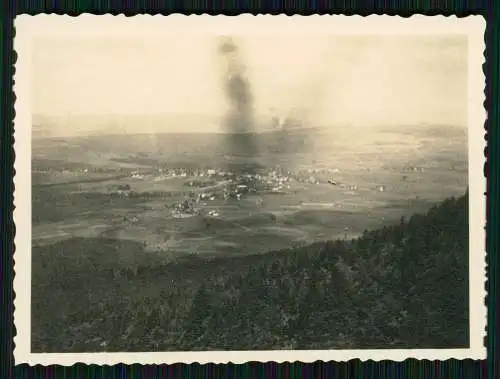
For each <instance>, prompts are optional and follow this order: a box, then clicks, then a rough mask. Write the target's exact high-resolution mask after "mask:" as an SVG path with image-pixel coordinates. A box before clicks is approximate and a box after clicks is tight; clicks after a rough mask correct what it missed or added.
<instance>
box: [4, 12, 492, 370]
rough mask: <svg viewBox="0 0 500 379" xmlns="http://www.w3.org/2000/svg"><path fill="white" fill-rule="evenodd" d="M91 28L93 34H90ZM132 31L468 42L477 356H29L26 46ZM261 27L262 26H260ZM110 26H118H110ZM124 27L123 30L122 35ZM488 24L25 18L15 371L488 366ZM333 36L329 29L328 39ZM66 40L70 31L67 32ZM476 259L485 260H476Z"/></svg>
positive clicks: (453, 20) (474, 20) (448, 352)
mask: <svg viewBox="0 0 500 379" xmlns="http://www.w3.org/2000/svg"><path fill="white" fill-rule="evenodd" d="M90 23H92V26H90V25H89V24H90ZM123 23H129V24H130V23H131V24H135V25H133V27H134V28H135V29H136V30H135V31H134V35H138V34H141V33H151V32H154V29H155V28H170V30H172V31H173V32H175V33H177V34H178V33H179V30H181V28H186V29H184V30H189V31H190V32H191V33H198V32H201V33H207V32H209V33H214V34H240V33H245V32H249V31H252V32H254V33H266V30H269V28H272V29H273V33H275V32H276V30H278V31H279V32H280V33H290V32H295V33H297V31H300V33H305V34H314V33H315V32H316V33H317V32H319V31H320V29H321V32H322V33H325V32H329V33H335V34H367V33H371V34H395V33H397V34H452V33H460V34H468V35H469V62H468V63H469V64H468V88H469V90H468V96H469V104H468V113H469V117H468V123H469V125H468V133H469V211H470V212H469V213H470V216H469V217H470V219H469V225H470V226H469V229H470V230H469V236H470V242H469V249H470V255H469V263H470V269H469V270H470V296H469V298H470V325H471V328H470V329H471V346H470V348H469V349H428V350H421V349H418V350H291V351H285V350H280V351H276V350H275V351H220V352H215V351H210V352H147V353H141V352H134V353H131V352H127V353H81V354H71V353H53V354H52V353H50V354H32V353H31V352H30V338H31V337H30V336H31V329H30V322H31V310H30V297H31V296H30V293H31V289H30V282H31V275H30V274H31V238H30V237H29V236H31V111H30V108H31V107H30V103H31V98H30V83H31V80H30V79H31V70H30V67H31V51H30V41H31V38H32V37H33V36H35V35H39V34H41V33H43V34H44V35H47V34H50V33H51V32H53V33H57V34H59V33H61V29H64V28H71V29H72V32H73V33H75V34H81V35H83V34H85V35H88V34H93V35H99V33H102V32H106V34H107V35H110V34H111V35H113V33H115V34H116V36H117V37H118V36H121V37H122V38H123V34H120V33H122V32H121V31H120V28H119V26H120V24H123ZM257 23H258V25H256V24H257ZM110 24H112V25H113V26H111V25H110ZM117 26H118V27H117ZM485 27H486V22H485V20H484V18H483V17H481V16H469V17H465V18H457V17H455V16H451V17H444V16H432V17H429V16H422V15H414V16H411V17H409V18H404V17H399V16H386V15H371V16H368V17H362V16H330V15H321V16H320V15H314V16H298V15H296V16H286V15H279V16H269V15H259V16H253V15H249V14H245V15H240V16H236V17H227V16H209V15H191V16H184V15H170V16H161V15H156V16H151V15H138V16H133V17H126V16H124V15H118V16H112V15H103V16H94V15H90V14H83V15H80V16H78V17H71V16H59V15H54V14H51V15H49V14H40V15H36V16H29V15H21V16H18V17H17V18H16V19H15V28H16V37H15V39H14V50H15V51H16V53H17V57H18V58H17V61H16V63H15V69H16V71H15V76H14V79H15V84H14V93H15V94H16V95H17V96H16V99H17V100H16V102H15V111H16V115H15V119H14V127H15V131H14V137H15V142H14V149H15V156H16V160H15V163H14V168H15V172H16V174H15V177H14V185H15V190H14V223H15V225H16V236H15V239H14V243H15V253H14V271H15V277H14V291H15V293H16V294H17V295H16V296H15V299H14V306H15V310H14V323H15V325H16V329H17V334H16V336H15V337H14V343H15V348H14V359H15V363H16V364H21V363H28V364H30V365H34V364H42V365H51V364H58V365H64V366H69V365H73V364H75V363H86V364H99V365H113V364H117V363H125V364H132V363H140V364H160V363H169V364H170V363H194V362H198V363H228V362H232V363H244V362H248V361H257V362H269V361H273V362H278V363H281V362H294V361H300V362H314V361H318V360H320V361H347V360H351V359H361V360H363V361H365V360H373V361H379V360H392V361H402V360H405V359H407V358H415V359H429V360H436V359H437V360H445V359H451V358H454V359H468V358H471V359H484V358H485V357H486V348H485V346H484V337H485V335H486V320H487V318H486V316H487V309H486V305H485V299H486V233H485V225H486V198H485V192H486V178H485V177H484V174H483V166H484V164H485V153H484V149H485V147H486V142H485V139H484V136H485V130H484V125H485V122H486V111H485V109H484V99H485V76H484V73H483V69H482V67H483V64H484V60H485V56H484V50H485V43H484V32H485ZM324 28H328V29H324ZM65 30H67V29H65ZM477 254H483V256H482V259H479V257H478V256H477Z"/></svg>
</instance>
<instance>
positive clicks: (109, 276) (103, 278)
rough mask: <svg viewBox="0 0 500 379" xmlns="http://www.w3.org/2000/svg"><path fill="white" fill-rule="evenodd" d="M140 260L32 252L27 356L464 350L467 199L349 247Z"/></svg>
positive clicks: (76, 243) (74, 249)
mask: <svg viewBox="0 0 500 379" xmlns="http://www.w3.org/2000/svg"><path fill="white" fill-rule="evenodd" d="M146 254H147V253H145V252H144V251H142V246H141V245H140V244H138V243H132V242H126V241H119V242H118V241H113V240H105V239H74V240H69V241H65V242H61V243H58V244H55V245H51V246H44V247H40V248H37V249H35V250H34V251H33V279H32V285H33V289H32V294H33V299H32V309H33V314H32V320H33V321H32V322H33V325H32V331H33V336H32V343H33V345H32V349H33V351H34V352H40V351H44V352H56V351H59V352H60V351H62V350H64V351H73V352H77V351H92V352H96V351H138V350H141V351H153V350H154V351H161V350H214V349H216V350H226V349H229V350H235V349H236V350H252V349H259V350H266V349H348V348H465V347H467V346H468V343H469V342H468V341H469V324H468V319H469V318H468V195H467V194H466V195H465V196H462V197H460V198H458V199H456V198H450V199H447V200H445V201H444V202H443V203H441V204H440V205H439V206H435V207H433V208H432V209H430V210H429V212H428V213H427V214H425V215H420V214H416V215H413V216H412V217H411V218H409V219H408V220H404V219H402V220H401V222H400V223H399V224H397V225H394V226H392V227H385V228H382V229H379V230H375V231H366V232H365V233H364V235H363V236H362V237H360V238H358V239H354V240H350V241H344V240H337V241H325V242H320V243H316V244H313V245H309V246H302V247H296V248H293V249H287V250H282V251H276V252H269V253H267V254H264V255H250V256H246V257H227V258H220V259H215V260H210V261H207V260H204V259H202V258H196V257H191V258H189V259H188V260H185V261H183V262H178V263H170V264H162V263H160V262H158V261H157V260H155V258H154V257H152V256H147V255H146ZM131 256H132V257H134V256H135V257H137V258H136V260H134V261H133V262H135V263H134V264H132V263H130V262H132V261H128V262H129V263H128V264H127V265H125V266H120V264H121V262H123V260H124V257H131Z"/></svg>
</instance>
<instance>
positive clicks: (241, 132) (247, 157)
mask: <svg viewBox="0 0 500 379" xmlns="http://www.w3.org/2000/svg"><path fill="white" fill-rule="evenodd" d="M218 52H219V54H220V55H221V57H222V58H223V60H224V64H225V69H226V71H225V75H224V90H225V93H226V96H227V98H228V100H229V103H230V109H229V112H228V113H227V114H226V115H225V120H224V124H225V128H226V131H227V132H228V133H227V135H226V137H225V138H226V145H227V148H228V150H229V151H228V153H229V155H230V157H229V158H230V160H232V161H233V162H234V160H236V161H237V160H241V161H242V162H239V163H238V162H234V164H230V166H231V169H232V170H237V171H240V172H241V171H242V170H245V171H248V170H253V169H255V168H257V167H258V165H257V162H256V160H257V156H258V147H257V143H256V141H255V137H256V136H255V135H254V131H255V130H254V121H255V120H254V113H253V93H252V90H251V86H250V83H249V81H248V78H247V77H246V73H245V65H244V64H243V62H242V61H241V55H240V52H239V48H238V46H237V44H236V43H235V41H234V40H233V39H232V38H230V37H225V38H223V39H222V40H221V41H220V43H219V50H218ZM243 161H244V162H243Z"/></svg>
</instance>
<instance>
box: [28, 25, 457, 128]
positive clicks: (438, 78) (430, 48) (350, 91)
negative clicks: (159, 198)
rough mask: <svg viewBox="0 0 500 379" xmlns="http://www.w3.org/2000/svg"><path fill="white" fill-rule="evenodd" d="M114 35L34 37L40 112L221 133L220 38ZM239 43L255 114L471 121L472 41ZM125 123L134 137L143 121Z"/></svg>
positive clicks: (351, 120) (329, 122)
mask: <svg viewBox="0 0 500 379" xmlns="http://www.w3.org/2000/svg"><path fill="white" fill-rule="evenodd" d="M118 38H119V37H112V38H109V37H106V38H97V37H95V36H94V37H89V38H85V37H78V38H73V37H72V38H66V39H64V37H51V38H48V37H45V38H44V39H38V40H36V42H35V45H34V48H33V56H32V57H33V58H32V70H33V71H32V83H33V84H32V86H33V87H32V110H33V114H35V115H42V116H57V117H64V118H65V119H67V118H68V117H69V118H70V117H73V116H76V115H80V116H82V115H83V116H89V117H87V118H91V117H92V116H98V115H99V116H100V119H104V118H105V119H106V120H112V119H115V120H126V117H127V116H129V115H134V116H136V117H142V116H144V117H145V116H151V115H154V116H155V117H156V118H157V119H162V118H164V119H165V120H166V121H165V125H167V124H168V126H164V127H163V128H164V130H162V131H178V130H176V126H175V125H177V129H178V128H179V126H178V125H183V126H182V128H186V124H185V123H184V124H183V123H182V122H179V123H173V124H172V123H169V122H167V120H172V119H176V120H182V119H185V120H189V119H190V117H191V118H193V117H194V116H196V118H197V119H203V118H204V117H206V118H207V120H212V121H211V123H210V122H207V124H205V125H204V128H203V129H201V128H200V127H199V126H193V125H192V126H191V129H192V130H191V131H197V130H200V131H202V130H203V131H205V130H211V131H217V130H219V129H220V126H219V125H218V123H217V121H213V120H217V118H218V117H220V116H222V115H224V113H225V112H226V110H227V109H228V102H227V99H226V98H225V96H224V89H223V81H222V79H221V78H222V75H223V70H224V62H223V60H222V58H221V57H220V55H218V54H217V38H216V37H214V36H201V35H183V36H182V37H179V35H176V36H162V37H161V38H159V37H158V36H156V37H155V38H145V37H141V38H137V39H133V38H131V37H127V38H123V39H118ZM234 41H235V42H236V44H237V45H238V47H239V50H240V57H241V61H242V62H243V63H244V64H245V66H246V75H247V78H248V81H249V85H250V89H251V92H252V95H253V98H254V109H255V115H256V117H257V118H259V117H262V118H263V119H266V117H269V116H268V115H269V114H271V113H272V112H274V113H277V114H279V115H283V116H285V115H286V114H287V112H289V110H290V109H292V108H296V109H299V110H300V111H301V112H302V113H303V114H307V115H308V117H309V122H310V123H311V125H312V124H314V125H315V126H316V125H318V126H324V127H335V126H336V125H365V126H370V125H382V124H390V125H394V124H403V125H413V124H415V125H416V124H420V123H434V124H453V125H461V126H465V124H466V122H467V37H466V36H463V37H462V36H440V35H430V36H415V35H413V36H390V35H389V36H388V35H380V36H345V35H344V36H322V37H316V38H314V37H312V36H311V35H302V36H301V35H300V34H295V35H287V36H284V35H268V36H262V35H259V36H253V37H252V36H248V35H245V36H235V37H234ZM103 116H106V117H104V118H103ZM41 127H43V125H42V126H41ZM47 127H49V126H47ZM158 127H159V126H158V125H156V126H155V128H158ZM95 128H96V130H97V127H95ZM124 128H125V129H127V131H128V132H135V131H140V130H141V125H137V123H131V125H127V126H124ZM160 128H161V127H160ZM65 129H66V133H68V130H67V128H65ZM98 129H99V130H100V131H103V130H105V128H104V129H103V126H102V125H100V126H99V127H98Z"/></svg>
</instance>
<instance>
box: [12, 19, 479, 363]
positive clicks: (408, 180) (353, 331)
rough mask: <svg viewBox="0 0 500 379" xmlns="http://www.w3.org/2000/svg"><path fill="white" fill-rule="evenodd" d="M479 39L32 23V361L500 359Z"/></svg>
mask: <svg viewBox="0 0 500 379" xmlns="http://www.w3.org/2000/svg"><path fill="white" fill-rule="evenodd" d="M483 34H484V22H483V20H482V19H481V18H476V17H469V18H464V19H456V18H455V19H454V18H445V17H412V18H408V19H405V18H398V17H389V16H376V17H369V18H363V19H361V18H352V17H342V16H324V17H318V16H316V17H315V16H312V17H298V16H294V17H287V16H259V17H253V16H238V17H210V16H189V17H187V16H175V15H174V16H168V17H148V16H136V17H132V18H125V17H120V16H88V15H87V16H80V17H76V18H72V17H66V16H55V15H54V16H48V15H40V16H36V17H31V16H29V17H28V16H27V17H20V18H18V19H17V20H16V40H15V49H16V52H17V54H18V60H17V63H16V77H15V82H16V84H15V88H14V90H15V92H16V97H17V100H16V119H15V140H16V143H15V150H16V177H15V185H16V192H15V206H16V210H15V214H14V219H15V223H16V231H17V233H16V240H15V244H16V252H15V271H16V277H15V281H14V286H15V291H16V300H15V306H16V311H15V323H16V330H17V336H16V338H15V343H16V351H15V358H16V362H17V363H22V362H29V363H43V364H49V363H50V364H65V365H68V364H73V363H75V362H84V363H97V364H113V363H118V362H124V363H173V362H217V363H219V362H229V361H231V362H235V363H236V362H246V361H256V360H257V361H259V360H260V361H270V360H273V361H278V362H279V361H284V360H287V361H295V360H299V361H304V362H308V361H309V362H310V361H316V360H325V361H327V360H347V359H353V358H360V359H363V360H364V359H374V360H381V359H392V360H402V359H405V358H409V357H415V358H424V359H446V358H458V359H463V358H474V359H479V358H484V356H485V348H484V346H483V337H484V335H485V326H486V309H485V306H484V298H485V292H484V283H485V257H486V252H485V245H484V244H485V235H484V226H485V213H486V212H485V199H484V191H485V178H484V177H483V174H482V172H483V171H482V169H483V164H484V153H483V149H484V138H483V136H484V127H483V125H484V121H485V118H486V115H485V111H484V108H483V101H484V92H483V91H484V76H483V73H482V68H481V65H482V63H483V61H484V56H483V52H484V43H483ZM179 36H182V38H181V37H179Z"/></svg>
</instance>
